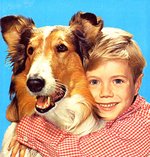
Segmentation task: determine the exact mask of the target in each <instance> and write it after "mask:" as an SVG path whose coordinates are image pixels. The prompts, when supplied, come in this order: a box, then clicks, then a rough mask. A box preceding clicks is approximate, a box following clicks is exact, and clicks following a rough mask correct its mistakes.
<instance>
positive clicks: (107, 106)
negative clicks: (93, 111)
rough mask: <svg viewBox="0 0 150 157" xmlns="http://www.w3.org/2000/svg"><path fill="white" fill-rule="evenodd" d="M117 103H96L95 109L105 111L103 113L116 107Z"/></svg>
mask: <svg viewBox="0 0 150 157" xmlns="http://www.w3.org/2000/svg"><path fill="white" fill-rule="evenodd" d="M117 104H118V103H116V102H115V103H97V104H96V107H97V108H98V109H99V110H105V111H111V110H112V109H114V108H115V106H116V105H117Z"/></svg>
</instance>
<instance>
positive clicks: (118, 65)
mask: <svg viewBox="0 0 150 157" xmlns="http://www.w3.org/2000/svg"><path fill="white" fill-rule="evenodd" d="M86 74H87V76H90V75H93V76H94V75H95V76H106V75H107V76H110V77H111V76H114V75H120V76H121V75H125V76H132V71H131V68H130V66H129V64H128V61H127V60H121V59H115V60H102V61H101V62H99V64H97V67H95V68H94V69H92V70H88V71H87V72H86Z"/></svg>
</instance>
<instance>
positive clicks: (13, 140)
mask: <svg viewBox="0 0 150 157" xmlns="http://www.w3.org/2000/svg"><path fill="white" fill-rule="evenodd" d="M15 143H16V136H14V137H13V138H12V140H11V142H10V144H9V146H8V151H10V150H11V148H12V147H13V146H14V145H15Z"/></svg>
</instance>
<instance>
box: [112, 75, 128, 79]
mask: <svg viewBox="0 0 150 157" xmlns="http://www.w3.org/2000/svg"><path fill="white" fill-rule="evenodd" d="M116 77H123V78H126V79H127V77H126V76H125V75H114V76H112V78H116Z"/></svg>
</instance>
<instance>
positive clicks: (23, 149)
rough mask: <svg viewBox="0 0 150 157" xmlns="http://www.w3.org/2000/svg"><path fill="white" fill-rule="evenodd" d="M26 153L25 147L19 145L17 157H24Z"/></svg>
mask: <svg viewBox="0 0 150 157" xmlns="http://www.w3.org/2000/svg"><path fill="white" fill-rule="evenodd" d="M25 152H26V147H25V146H23V145H21V146H20V152H19V157H24V156H25Z"/></svg>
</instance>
